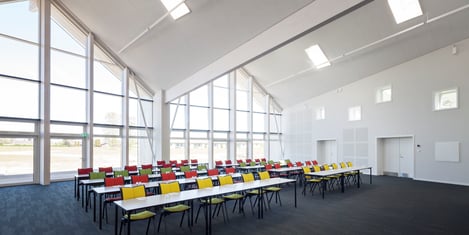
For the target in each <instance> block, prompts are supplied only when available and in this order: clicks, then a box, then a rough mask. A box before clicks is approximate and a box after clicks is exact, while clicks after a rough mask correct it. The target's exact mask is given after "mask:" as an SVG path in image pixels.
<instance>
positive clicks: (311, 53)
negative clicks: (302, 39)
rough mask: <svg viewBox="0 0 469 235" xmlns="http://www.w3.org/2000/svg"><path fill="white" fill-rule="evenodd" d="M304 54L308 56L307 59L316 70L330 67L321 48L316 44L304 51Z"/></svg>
mask: <svg viewBox="0 0 469 235" xmlns="http://www.w3.org/2000/svg"><path fill="white" fill-rule="evenodd" d="M305 52H306V54H308V57H309V59H310V60H311V61H312V62H313V64H314V66H316V68H317V69H320V68H324V67H327V66H329V65H331V63H330V62H329V60H328V59H327V57H326V55H324V52H322V50H321V47H319V45H318V44H316V45H313V46H311V47H309V48H307V49H306V50H305Z"/></svg>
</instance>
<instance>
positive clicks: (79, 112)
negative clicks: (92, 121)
mask: <svg viewBox="0 0 469 235" xmlns="http://www.w3.org/2000/svg"><path fill="white" fill-rule="evenodd" d="M50 100H51V101H50V102H51V107H50V112H51V114H50V117H51V120H54V121H70V122H86V91H83V90H77V89H73V88H66V87H58V86H53V85H52V86H51V99H50Z"/></svg>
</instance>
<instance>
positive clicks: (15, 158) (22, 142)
mask: <svg viewBox="0 0 469 235" xmlns="http://www.w3.org/2000/svg"><path fill="white" fill-rule="evenodd" d="M33 156H34V138H0V183H9V182H10V183H11V182H32V181H33V168H34V167H33V166H34V162H33Z"/></svg>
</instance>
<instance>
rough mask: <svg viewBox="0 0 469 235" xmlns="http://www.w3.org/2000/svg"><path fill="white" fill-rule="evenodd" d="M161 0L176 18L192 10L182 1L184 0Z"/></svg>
mask: <svg viewBox="0 0 469 235" xmlns="http://www.w3.org/2000/svg"><path fill="white" fill-rule="evenodd" d="M161 2H162V3H163V5H164V6H165V7H166V10H168V11H170V12H171V17H173V19H175V20H177V19H179V18H181V17H182V16H184V15H186V14H188V13H190V12H191V10H189V7H187V5H186V4H185V3H181V2H183V0H161ZM180 3H181V4H180ZM178 4H179V5H178Z"/></svg>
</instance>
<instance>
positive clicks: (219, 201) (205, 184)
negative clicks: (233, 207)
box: [195, 177, 228, 223]
mask: <svg viewBox="0 0 469 235" xmlns="http://www.w3.org/2000/svg"><path fill="white" fill-rule="evenodd" d="M196 181H197V187H198V188H199V189H204V188H212V187H213V182H212V178H210V177H209V178H198V179H197V180H196ZM213 205H214V206H215V208H214V210H213V214H212V215H209V216H212V218H213V217H215V213H216V212H217V209H218V213H219V212H220V209H221V210H222V213H223V221H224V222H226V220H227V218H228V213H227V210H226V204H225V200H224V199H223V198H218V197H214V198H210V200H208V199H207V200H206V199H201V200H200V205H199V209H198V210H197V216H196V217H195V222H196V223H197V220H198V218H199V212H200V208H202V207H203V208H204V210H206V208H205V207H206V206H213ZM218 213H217V214H218Z"/></svg>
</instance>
